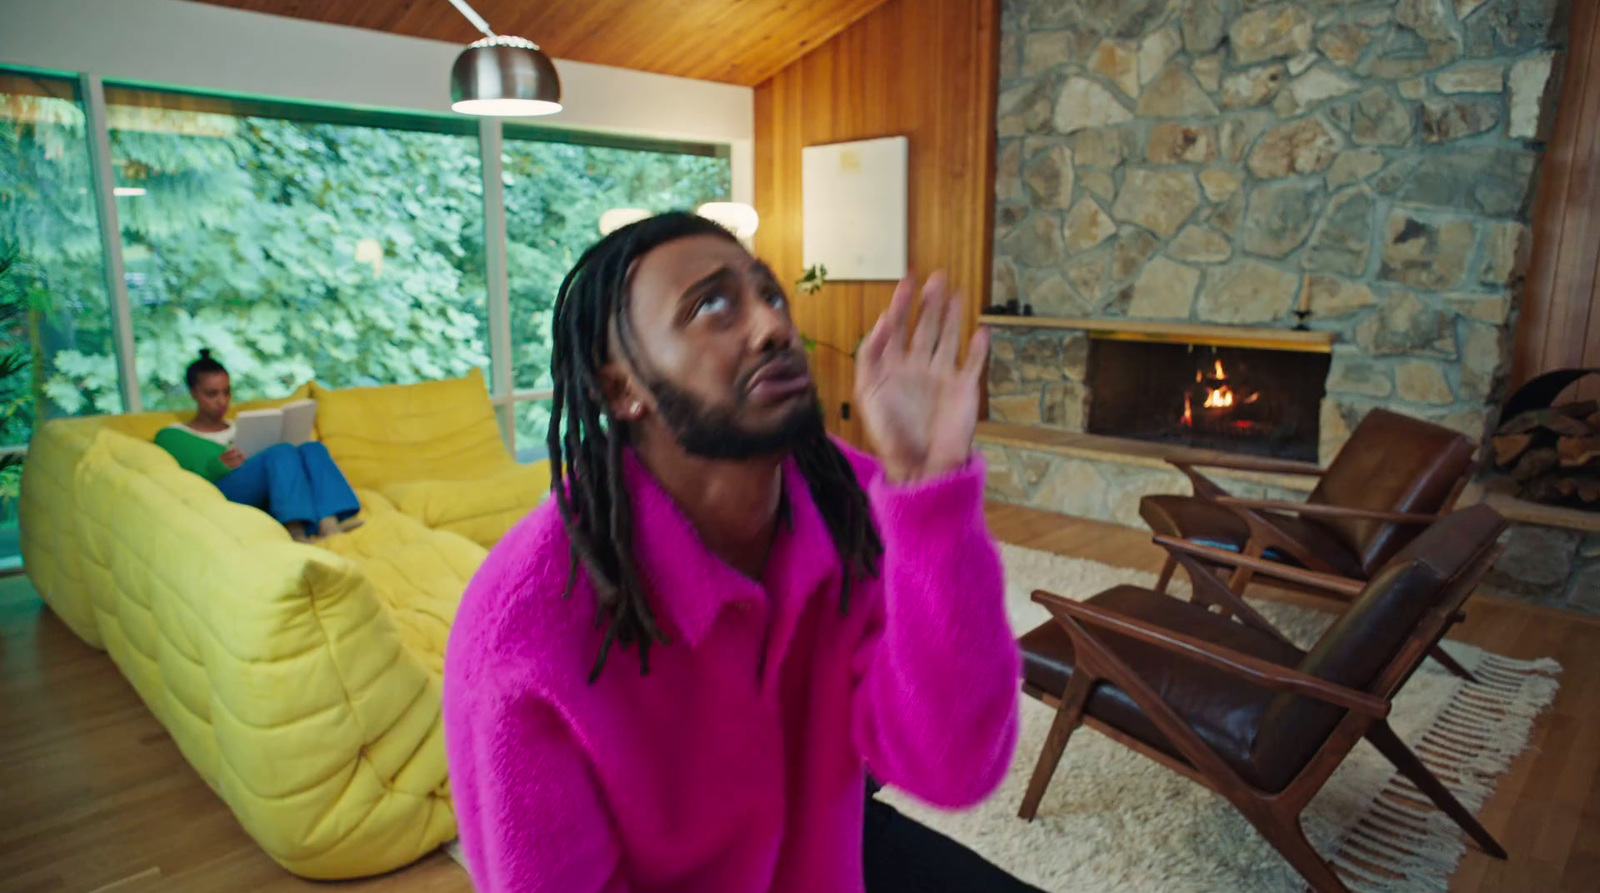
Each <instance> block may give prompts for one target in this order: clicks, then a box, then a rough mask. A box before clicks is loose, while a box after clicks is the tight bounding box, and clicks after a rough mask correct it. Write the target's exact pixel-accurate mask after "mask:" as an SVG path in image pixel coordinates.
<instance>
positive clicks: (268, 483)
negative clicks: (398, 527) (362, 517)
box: [217, 443, 361, 525]
mask: <svg viewBox="0 0 1600 893" xmlns="http://www.w3.org/2000/svg"><path fill="white" fill-rule="evenodd" d="M217 489H218V490H221V491H222V495H223V496H226V497H228V500H229V501H230V502H238V503H242V504H244V505H249V506H255V507H256V508H258V509H261V510H262V511H265V512H266V513H267V514H269V515H271V516H272V517H274V518H276V519H277V520H278V523H280V524H288V523H289V522H291V521H302V522H304V523H307V524H312V525H315V524H316V523H317V522H318V521H321V520H322V519H323V518H326V517H329V516H332V517H335V518H338V519H339V520H341V521H343V520H344V519H346V518H349V517H351V516H353V515H355V514H356V513H357V512H359V511H361V503H360V501H359V500H357V499H356V494H355V491H354V490H351V489H350V482H349V481H346V480H345V479H344V474H343V473H342V472H340V471H339V466H337V465H335V464H333V457H332V456H330V455H328V448H327V447H325V446H323V445H322V444H320V443H306V444H301V445H300V446H291V445H289V444H287V443H280V444H275V445H273V446H270V447H267V448H266V449H264V450H262V451H261V452H259V453H257V454H255V455H254V456H251V457H250V458H248V459H246V460H245V461H244V464H243V465H240V466H239V467H238V468H235V469H234V470H233V471H231V472H229V473H228V474H227V475H225V476H223V477H222V478H219V479H218V480H217Z"/></svg>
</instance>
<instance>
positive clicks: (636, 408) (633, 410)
mask: <svg viewBox="0 0 1600 893" xmlns="http://www.w3.org/2000/svg"><path fill="white" fill-rule="evenodd" d="M628 412H629V413H630V414H631V415H634V416H637V415H639V414H640V413H641V412H644V404H643V403H640V402H639V401H637V400H635V401H633V405H632V406H630V407H628Z"/></svg>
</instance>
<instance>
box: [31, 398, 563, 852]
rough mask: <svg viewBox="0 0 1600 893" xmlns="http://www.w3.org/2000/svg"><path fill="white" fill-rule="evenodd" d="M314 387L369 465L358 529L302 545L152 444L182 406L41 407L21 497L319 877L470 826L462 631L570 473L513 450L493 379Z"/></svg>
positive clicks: (39, 550) (336, 430)
mask: <svg viewBox="0 0 1600 893" xmlns="http://www.w3.org/2000/svg"><path fill="white" fill-rule="evenodd" d="M306 393H309V394H311V395H313V396H315V397H316V398H317V399H318V401H319V406H318V422H317V424H318V431H319V435H320V436H321V437H322V439H323V440H324V442H325V443H327V445H328V447H329V451H330V452H331V453H333V455H334V457H335V460H336V461H338V462H339V463H340V465H341V467H344V466H346V465H347V464H348V465H349V466H350V468H352V469H354V470H355V471H356V474H353V475H351V477H352V482H353V483H356V484H357V493H358V495H359V496H360V497H361V501H362V509H363V511H362V514H363V517H365V518H366V524H365V525H364V526H362V527H360V528H358V529H357V530H355V531H353V532H351V533H349V534H344V535H341V536H337V537H334V538H332V539H329V540H326V541H324V542H323V543H322V544H320V545H302V544H299V543H295V542H294V541H292V540H291V539H290V538H289V536H288V534H287V532H286V531H284V529H283V528H282V526H280V525H278V524H277V523H276V522H274V521H273V520H272V519H271V518H270V517H268V516H267V515H266V514H264V513H262V512H260V511H257V510H255V509H252V508H248V507H245V506H240V505H236V504H233V503H230V502H228V501H227V500H226V499H224V498H223V497H222V495H221V493H219V492H218V491H217V489H216V488H215V487H214V486H212V485H211V484H209V483H207V482H205V481H204V480H202V479H201V478H199V477H197V476H195V475H192V474H190V473H188V472H186V471H183V470H182V469H180V468H179V467H178V465H177V463H176V462H175V461H173V459H172V458H171V457H170V456H169V455H167V453H166V452H165V451H163V450H162V449H160V448H159V447H156V446H155V445H154V444H153V443H151V442H150V440H151V438H152V437H154V435H155V432H156V431H158V430H160V428H161V427H162V426H164V425H166V424H169V423H170V422H171V421H173V419H174V418H175V417H174V416H172V415H170V414H164V413H144V414H140V415H135V416H114V417H99V418H88V419H63V420H57V421H52V422H49V423H47V424H45V425H43V426H41V428H40V429H39V431H38V433H37V434H36V435H35V437H34V441H33V443H32V445H31V446H30V448H29V456H28V462H27V465H26V466H25V468H24V473H23V484H22V498H21V501H20V504H19V507H18V508H19V513H20V516H21V525H22V549H23V557H24V561H25V563H26V566H27V569H28V573H29V575H30V576H31V577H32V578H33V580H34V583H35V586H36V588H37V589H38V590H39V592H40V595H41V596H42V597H43V598H44V599H45V601H46V603H47V604H49V606H50V607H51V609H52V610H53V611H54V612H55V613H56V614H57V615H59V616H60V617H61V619H62V620H63V621H64V622H66V623H67V625H68V626H69V627H71V628H72V629H73V631H74V632H76V633H77V634H78V635H79V636H80V637H82V638H83V639H84V640H85V641H86V642H88V643H89V644H91V645H94V646H95V647H98V648H103V649H104V650H105V651H106V652H107V653H108V654H109V655H110V657H111V659H112V660H113V661H114V662H115V664H116V665H117V667H118V669H119V670H120V671H121V672H122V673H123V675H124V676H126V677H127V679H128V681H129V682H130V683H131V684H132V686H133V688H134V689H135V691H136V692H137V693H138V694H139V696H140V698H141V699H142V700H143V701H144V702H145V704H146V705H147V706H148V707H149V709H150V710H151V711H152V713H154V714H155V716H156V717H157V718H158V719H159V720H160V721H161V723H162V724H163V725H164V726H165V727H166V728H167V730H168V731H169V732H170V733H171V734H172V737H173V740H174V741H175V742H176V743H177V745H178V747H179V749H180V750H181V751H182V752H183V754H184V756H185V758H186V759H187V760H188V761H189V762H190V764H192V765H193V766H194V768H195V770H196V771H197V772H198V773H199V774H200V776H201V777H202V778H204V779H205V781H206V783H207V784H208V785H210V786H211V788H212V789H213V790H215V791H216V792H217V794H218V795H219V796H220V797H221V798H222V799H223V800H224V801H225V802H226V803H227V804H228V806H229V808H230V809H231V810H232V811H233V813H234V815H235V816H236V817H237V818H238V820H239V822H240V823H241V824H242V825H243V826H244V828H245V830H246V831H247V832H248V833H249V834H250V835H251V836H252V837H253V838H254V839H255V840H256V841H257V842H258V843H259V844H260V845H261V847H262V848H263V849H264V850H265V851H266V852H267V853H268V854H269V855H270V856H272V858H274V859H275V860H277V861H278V862H279V863H280V864H282V865H283V866H284V867H285V868H287V869H289V870H290V871H292V872H294V873H296V874H299V875H302V876H305V877H310V878H318V879H337V878H353V877H361V876H366V875H372V874H378V873H382V872H385V871H389V870H392V869H395V868H398V867H400V866H403V865H406V864H408V863H410V862H412V861H414V860H415V859H417V858H419V857H421V856H423V855H426V854H427V853H429V852H431V851H432V850H434V849H435V848H437V847H438V846H439V845H440V844H442V843H444V842H445V841H448V840H449V839H451V838H453V837H454V836H455V819H454V813H453V812H452V809H451V805H450V796H449V781H448V778H447V776H446V769H445V760H444V748H443V738H442V729H441V725H440V705H439V692H440V679H441V675H442V672H443V662H444V646H445V640H446V638H447V636H448V632H449V629H450V624H451V622H452V621H453V619H454V617H455V611H456V606H457V604H458V603H459V601H460V597H461V592H462V590H463V589H464V588H465V586H466V583H467V581H468V580H469V579H470V578H471V576H472V574H473V573H474V572H475V571H476V570H477V568H478V566H479V564H480V563H481V562H482V560H483V558H484V556H485V554H486V551H485V547H484V544H485V542H490V543H492V541H493V540H495V539H497V538H498V537H499V535H500V534H502V533H504V531H505V529H507V528H508V527H509V526H510V524H511V523H514V522H515V520H516V518H518V517H520V516H521V515H522V514H526V512H527V511H528V510H529V509H531V508H532V507H533V505H535V504H536V503H537V502H538V500H539V499H540V498H542V497H543V494H544V492H546V491H547V489H548V471H547V470H546V469H545V468H542V467H539V466H518V465H516V463H514V462H513V461H512V460H511V457H510V456H509V455H508V454H507V453H506V450H505V448H504V446H503V445H502V444H501V442H500V440H499V430H498V425H497V424H496V423H495V419H494V413H493V409H492V406H491V405H490V404H489V401H488V395H487V392H486V391H485V390H484V388H483V381H482V378H481V377H480V376H477V375H472V376H468V377H467V378H464V379H458V380H455V381H450V382H433V383H429V384H425V385H413V386H403V387H392V388H375V389H363V390H360V391H327V390H323V389H320V388H316V387H315V386H311V387H309V388H307V389H303V390H302V392H300V393H298V394H297V395H296V396H303V395H304V394H306ZM352 396H358V397H360V398H362V399H354V400H353V399H351V398H352ZM288 399H294V398H293V397H291V398H288ZM278 402H281V401H278ZM466 403H470V404H472V405H471V406H463V405H461V404H466ZM260 405H262V404H261V403H255V404H244V405H241V406H240V407H239V408H240V409H245V408H252V407H254V406H260ZM375 405H376V406H380V407H382V409H383V411H381V412H375V411H373V406H375ZM352 415H353V416H355V417H356V418H358V419H359V421H358V423H352V421H351V418H352ZM491 443H492V445H493V447H495V448H496V449H491V448H490V444H491ZM408 450H416V451H418V452H419V453H420V454H422V455H425V456H428V457H430V458H429V460H428V461H427V462H418V461H415V460H414V459H412V458H411V457H410V455H409V454H408V453H407V451H408ZM385 456H389V457H392V461H390V462H385V461H384V457H385ZM358 475H359V477H358ZM484 480H492V481H495V482H496V485H495V487H494V488H493V489H492V490H484V489H482V488H481V486H480V483H481V482H482V481H484ZM441 481H444V482H448V483H454V484H455V485H456V486H457V488H458V489H456V490H455V494H456V495H455V497H454V499H452V498H451V488H450V487H449V486H446V485H445V484H444V483H440V482H441ZM385 493H389V494H393V495H394V496H395V499H390V498H389V497H387V496H385V495H384V494H385ZM418 494H426V496H425V497H423V496H419V495H418ZM518 499H520V500H524V501H523V502H522V503H521V504H520V505H514V504H513V500H518ZM397 501H398V502H399V503H401V504H404V506H405V507H406V508H407V509H410V510H409V511H408V510H404V509H403V508H402V505H398V504H397ZM413 511H414V512H416V513H415V514H413V513H412V512H413ZM458 531H459V532H458ZM463 534H466V535H463ZM469 536H471V537H472V538H469ZM474 539H477V540H479V541H478V542H475V541H473V540H474Z"/></svg>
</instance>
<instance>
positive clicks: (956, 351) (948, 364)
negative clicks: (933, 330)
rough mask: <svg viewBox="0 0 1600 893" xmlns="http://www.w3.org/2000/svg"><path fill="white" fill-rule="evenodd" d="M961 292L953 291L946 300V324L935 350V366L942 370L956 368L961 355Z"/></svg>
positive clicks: (940, 333)
mask: <svg viewBox="0 0 1600 893" xmlns="http://www.w3.org/2000/svg"><path fill="white" fill-rule="evenodd" d="M963 315H964V314H963V313H962V312H961V292H959V291H957V292H951V294H950V298H949V300H947V301H946V302H945V308H944V326H943V329H942V330H941V331H940V332H939V344H938V346H937V347H935V348H934V351H933V368H935V369H937V370H939V371H940V372H944V371H948V370H952V369H955V367H956V358H957V357H959V356H960V355H961V322H962V316H963Z"/></svg>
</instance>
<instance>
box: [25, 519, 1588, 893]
mask: <svg viewBox="0 0 1600 893" xmlns="http://www.w3.org/2000/svg"><path fill="white" fill-rule="evenodd" d="M990 520H991V525H992V527H993V529H994V532H995V534H996V535H997V536H998V537H999V538H1001V539H1003V540H1005V541H1008V542H1012V543H1016V544H1017V545H1021V546H1028V547H1031V548H1036V549H1046V550H1051V551H1056V552H1061V553H1065V554H1070V555H1075V556H1078V557H1082V558H1089V559H1092V560H1095V561H1101V562H1105V563H1107V564H1113V565H1119V566H1123V567H1131V568H1139V569H1144V570H1155V569H1157V568H1158V567H1159V565H1160V561H1161V554H1160V553H1159V552H1158V551H1157V550H1156V549H1155V547H1153V546H1152V545H1151V544H1150V542H1149V537H1148V535H1147V534H1144V533H1141V532H1140V531H1136V530H1131V529H1127V528H1121V527H1111V526H1107V525H1103V524H1097V523H1093V522H1087V521H1082V520H1077V519H1072V518H1064V517H1061V516H1057V515H1046V514H1043V513H1040V512H1035V511H1032V510H1028V509H1019V508H1015V507H1011V506H994V507H993V508H992V510H991V513H990ZM1468 615H1469V619H1468V621H1467V622H1466V623H1465V624H1463V625H1462V626H1461V627H1459V628H1458V633H1457V636H1456V637H1457V638H1460V639H1463V640H1466V641H1470V642H1473V643H1476V644H1478V645H1481V646H1483V647H1485V648H1488V649H1490V650H1493V651H1496V652H1499V653H1501V654H1506V655H1509V656H1512V657H1518V658H1533V657H1553V658H1555V659H1556V660H1558V661H1560V662H1561V664H1562V666H1563V667H1565V672H1564V673H1563V675H1562V687H1561V695H1560V697H1559V698H1558V699H1557V701H1556V703H1555V706H1554V707H1553V709H1551V710H1550V711H1549V712H1547V713H1546V714H1545V715H1544V716H1543V717H1542V718H1541V719H1540V720H1539V723H1538V725H1537V726H1536V728H1535V731H1534V737H1533V743H1532V747H1531V748H1530V749H1529V751H1528V752H1527V753H1525V754H1524V755H1523V756H1522V758H1521V759H1519V760H1518V761H1517V763H1516V765H1515V766H1514V767H1513V768H1512V771H1511V773H1510V774H1509V775H1508V776H1507V777H1506V778H1505V779H1504V780H1503V781H1502V783H1501V785H1500V788H1499V790H1498V791H1497V793H1496V794H1495V796H1494V798H1493V799H1492V800H1491V801H1490V802H1489V804H1488V805H1487V807H1486V808H1485V810H1484V812H1483V818H1484V824H1485V825H1487V826H1488V827H1489V829H1490V830H1491V831H1492V832H1494V833H1495V834H1496V835H1498V836H1499V838H1500V840H1501V841H1502V842H1503V843H1504V844H1505V846H1506V849H1508V850H1509V851H1510V852H1511V860H1510V861H1509V862H1503V863H1502V862H1497V861H1496V860H1493V859H1490V858H1488V857H1487V856H1484V855H1483V854H1481V853H1479V852H1477V851H1476V850H1469V851H1468V854H1467V857H1466V859H1465V860H1464V861H1463V863H1462V865H1461V868H1460V870H1459V871H1458V872H1457V875H1456V877H1455V879H1454V882H1453V883H1452V884H1451V887H1450V889H1451V890H1452V891H1461V893H1465V891H1484V893H1488V891H1494V893H1579V891H1583V893H1592V891H1594V890H1597V889H1600V622H1596V621H1593V620H1590V619H1587V618H1582V617H1577V616H1575V615H1572V614H1568V613H1565V612H1558V611H1554V610H1550V609H1541V608H1533V607H1528V606H1524V605H1519V604H1513V603H1510V602H1503V601H1498V600H1492V599H1482V598H1480V599H1476V600H1474V601H1473V602H1472V603H1471V605H1470V607H1469V610H1468ZM329 889H339V890H345V889H348V890H360V891H373V893H469V891H470V890H471V886H470V884H469V883H468V881H467V878H466V875H465V873H464V872H463V871H462V870H461V869H460V868H458V867H457V866H456V865H455V864H454V863H453V862H451V861H450V860H449V859H448V858H446V857H445V856H443V855H434V856H432V857H430V858H428V859H426V860H424V861H423V862H421V863H419V864H417V865H414V866H412V867H411V868H408V869H406V870H404V871H401V872H398V873H396V874H394V875H390V876H388V877H383V878H375V879H372V880H367V881H361V882H356V883H349V884H338V885H328V884H314V883H310V882H307V881H301V880H299V879H296V878H294V877H291V876H290V875H288V874H287V873H285V872H284V871H283V870H282V869H280V868H278V867H277V865H275V864H274V863H273V862H272V861H271V860H269V859H268V858H267V857H266V856H265V855H263V854H262V853H261V851H260V850H259V849H257V848H256V847H255V846H254V845H253V844H252V843H251V841H250V839H249V838H248V837H246V836H245V834H244V832H243V831H241V830H240V828H239V826H238V825H237V824H236V823H235V822H234V820H233V817H232V816H231V814H230V813H229V812H228V811H227V809H226V808H225V807H224V806H223V805H222V803H221V801H220V800H218V799H217V798H216V797H215V796H214V795H212V793H211V792H210V790H209V789H207V788H206V786H205V785H204V784H203V783H202V782H201V781H200V780H199V778H198V777H197V776H195V774H194V772H193V771H192V770H191V769H190V768H189V767H188V765H187V764H186V763H185V762H184V761H183V759H182V757H180V756H179V754H178V751H177V749H176V748H175V747H174V746H173V744H172V742H171V740H170V739H169V738H168V737H167V735H166V733H165V731H164V730H163V729H162V728H161V726H160V725H159V724H158V723H157V722H156V721H155V719H154V718H152V717H151V715H150V714H149V712H148V711H146V710H145V709H144V707H143V705H142V704H141V703H140V702H139V700H138V698H137V697H136V696H135V695H134V693H133V691H132V689H130V688H129V687H128V685H127V683H126V682H124V681H123V679H122V677H121V676H120V675H119V674H118V673H117V671H116V669H115V668H114V667H113V666H112V664H111V661H110V659H109V658H107V657H106V655H104V654H102V653H100V652H97V651H93V650H91V649H89V648H87V647H86V646H84V645H83V644H82V643H81V642H80V641H78V639H77V638H75V637H74V636H73V635H72V634H71V633H70V632H68V631H67V629H66V628H65V627H64V626H62V625H61V623H60V622H59V621H58V620H57V619H56V618H55V617H54V616H53V615H51V614H50V613H49V612H48V611H46V610H44V608H43V607H42V605H41V604H40V603H39V601H38V599H37V597H36V596H35V595H34V594H33V590H32V589H31V587H29V586H28V584H27V582H26V580H25V579H23V578H20V577H12V578H7V579H0V893H46V891H51V893H54V891H64V893H112V891H115V893H146V891H182V893H213V891H215V893H237V891H245V890H249V891H268V893H279V891H295V890H329Z"/></svg>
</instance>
